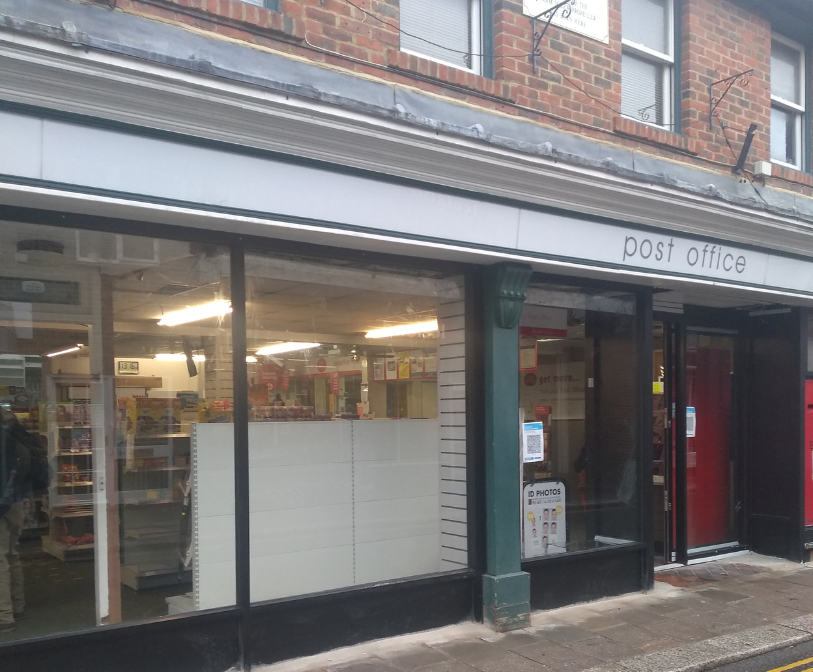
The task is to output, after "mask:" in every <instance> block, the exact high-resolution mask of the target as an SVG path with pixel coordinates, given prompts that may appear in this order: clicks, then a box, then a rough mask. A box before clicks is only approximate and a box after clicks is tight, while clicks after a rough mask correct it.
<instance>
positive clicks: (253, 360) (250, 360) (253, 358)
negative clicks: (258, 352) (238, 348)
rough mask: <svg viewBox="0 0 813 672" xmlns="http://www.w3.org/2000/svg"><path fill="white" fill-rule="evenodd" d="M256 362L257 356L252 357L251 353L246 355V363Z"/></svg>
mask: <svg viewBox="0 0 813 672" xmlns="http://www.w3.org/2000/svg"><path fill="white" fill-rule="evenodd" d="M256 363H257V358H256V357H254V356H253V355H248V356H247V357H246V364H256Z"/></svg>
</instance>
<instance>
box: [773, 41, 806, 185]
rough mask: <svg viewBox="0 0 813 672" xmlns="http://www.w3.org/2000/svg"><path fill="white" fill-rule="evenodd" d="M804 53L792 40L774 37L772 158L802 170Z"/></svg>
mask: <svg viewBox="0 0 813 672" xmlns="http://www.w3.org/2000/svg"><path fill="white" fill-rule="evenodd" d="M804 120H805V53H804V49H803V48H802V47H801V46H800V45H798V44H796V43H794V42H791V41H790V40H787V39H785V38H783V37H777V36H774V38H773V39H772V40H771V160H772V161H774V162H776V163H780V164H783V165H786V166H789V167H791V168H796V169H798V170H801V169H802V167H803V166H802V163H803V161H802V157H803V152H802V148H803V146H804V145H803V143H804V135H805V133H804Z"/></svg>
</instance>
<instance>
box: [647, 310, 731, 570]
mask: <svg viewBox="0 0 813 672" xmlns="http://www.w3.org/2000/svg"><path fill="white" fill-rule="evenodd" d="M653 330H654V331H653V348H654V350H653V384H652V392H653V394H652V404H653V406H652V408H653V411H652V412H653V416H652V419H653V436H652V463H653V474H652V479H653V508H652V511H653V518H652V530H653V535H652V539H653V554H654V557H655V566H660V565H666V564H669V563H672V562H680V563H684V564H685V563H687V562H689V561H691V560H692V559H696V558H699V557H702V556H706V555H715V554H719V553H724V552H729V551H731V550H734V549H736V548H737V547H738V546H739V540H738V529H739V527H738V520H737V515H738V511H739V509H740V504H739V498H738V487H737V484H738V478H737V473H738V470H737V454H738V450H737V446H738V443H737V422H736V417H737V393H736V390H737V386H736V380H737V378H736V366H735V363H736V361H737V357H736V351H737V343H738V334H737V332H736V331H725V330H721V329H716V330H715V329H709V328H702V327H692V326H686V325H685V324H683V323H678V322H670V321H666V320H664V321H657V322H655V323H654V324H653Z"/></svg>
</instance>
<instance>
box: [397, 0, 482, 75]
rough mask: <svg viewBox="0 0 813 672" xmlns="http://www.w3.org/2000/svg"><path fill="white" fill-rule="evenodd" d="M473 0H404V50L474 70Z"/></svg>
mask: <svg viewBox="0 0 813 672" xmlns="http://www.w3.org/2000/svg"><path fill="white" fill-rule="evenodd" d="M472 13H473V12H472V2H471V0H401V49H402V50H405V51H411V52H413V53H416V54H421V55H423V56H428V57H429V58H434V59H437V60H439V61H445V62H446V63H450V64H452V65H456V66H458V67H460V68H467V69H472V68H473V63H474V59H473V57H472V52H474V51H477V50H475V49H474V48H473V45H474V44H476V43H477V42H478V41H476V40H474V39H472V32H473V31H472Z"/></svg>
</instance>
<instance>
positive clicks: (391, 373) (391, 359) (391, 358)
mask: <svg viewBox="0 0 813 672" xmlns="http://www.w3.org/2000/svg"><path fill="white" fill-rule="evenodd" d="M397 379H398V359H397V357H396V356H395V355H387V380H397Z"/></svg>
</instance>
